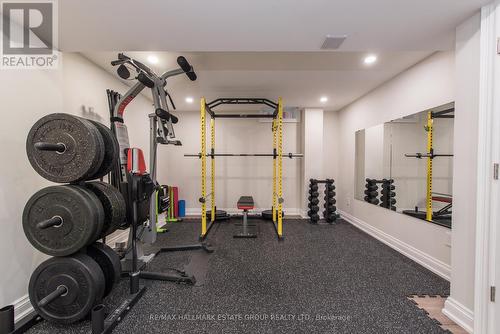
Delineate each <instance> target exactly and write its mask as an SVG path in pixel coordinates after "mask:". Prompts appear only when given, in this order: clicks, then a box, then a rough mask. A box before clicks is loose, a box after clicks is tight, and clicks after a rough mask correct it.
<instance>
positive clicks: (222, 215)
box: [207, 210, 231, 221]
mask: <svg viewBox="0 0 500 334" xmlns="http://www.w3.org/2000/svg"><path fill="white" fill-rule="evenodd" d="M230 218H231V217H230V216H229V215H228V214H227V212H226V211H224V210H215V220H216V221H219V220H228V219H230ZM207 219H208V220H212V210H207Z"/></svg>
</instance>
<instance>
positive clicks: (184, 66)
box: [177, 56, 197, 81]
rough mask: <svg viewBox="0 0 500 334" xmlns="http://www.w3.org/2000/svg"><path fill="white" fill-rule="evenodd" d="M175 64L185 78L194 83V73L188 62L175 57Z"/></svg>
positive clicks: (182, 58)
mask: <svg viewBox="0 0 500 334" xmlns="http://www.w3.org/2000/svg"><path fill="white" fill-rule="evenodd" d="M177 64H179V66H180V68H182V70H183V71H184V72H185V73H186V75H187V77H188V78H189V80H191V81H196V79H197V76H196V73H195V72H194V68H193V66H191V64H189V62H188V61H187V60H186V58H184V57H183V56H179V57H177Z"/></svg>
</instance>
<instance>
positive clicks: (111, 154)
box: [89, 120, 120, 180]
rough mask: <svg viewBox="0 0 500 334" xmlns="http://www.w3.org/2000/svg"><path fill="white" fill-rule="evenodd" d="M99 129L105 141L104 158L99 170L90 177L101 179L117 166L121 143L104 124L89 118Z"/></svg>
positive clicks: (91, 178)
mask: <svg viewBox="0 0 500 334" xmlns="http://www.w3.org/2000/svg"><path fill="white" fill-rule="evenodd" d="M89 121H90V122H91V123H92V124H93V125H94V126H95V127H96V129H97V130H98V131H99V133H100V135H101V137H102V139H103V142H104V159H103V161H102V164H101V166H100V168H99V169H98V170H97V172H96V173H95V174H94V175H92V176H91V177H90V178H89V179H90V180H93V179H100V178H102V177H104V176H105V175H107V174H108V173H109V172H111V170H112V169H113V167H115V166H116V164H117V161H118V158H119V155H120V145H119V144H118V140H117V139H116V137H115V135H114V133H113V132H112V131H111V130H110V129H109V128H108V127H106V126H105V125H104V124H102V123H99V122H96V121H92V120H89Z"/></svg>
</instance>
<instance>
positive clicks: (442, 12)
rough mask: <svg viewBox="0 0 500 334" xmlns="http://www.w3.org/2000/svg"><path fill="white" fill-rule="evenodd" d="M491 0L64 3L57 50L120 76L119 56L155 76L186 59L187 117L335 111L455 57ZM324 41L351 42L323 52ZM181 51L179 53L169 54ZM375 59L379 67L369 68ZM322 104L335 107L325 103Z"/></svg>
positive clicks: (181, 91)
mask: <svg viewBox="0 0 500 334" xmlns="http://www.w3.org/2000/svg"><path fill="white" fill-rule="evenodd" d="M488 2H489V0H439V1H436V0H419V1H401V0H308V1H304V0H272V1H269V0H265V1H264V0H253V1H234V0H212V1H196V0H184V1H170V0H162V1H158V0H143V1H140V2H138V1H133V0H106V1H102V0H85V1H81V0H78V1H77V0H64V1H60V2H59V40H60V42H59V48H60V49H61V50H62V51H77V52H82V53H83V54H84V55H85V56H86V57H87V58H89V59H90V60H91V61H93V62H94V63H96V64H97V65H99V66H101V67H102V68H104V69H105V70H106V71H109V72H110V73H112V74H113V75H114V76H116V74H115V73H114V69H113V68H112V67H111V66H110V64H109V63H110V61H111V60H113V59H115V57H116V51H115V50H127V51H129V52H127V53H129V54H130V55H131V56H133V57H137V58H138V59H140V60H143V61H146V59H147V56H148V55H149V54H151V53H146V52H130V51H132V50H135V51H143V50H148V51H154V54H155V55H156V56H157V57H158V58H159V63H158V64H157V65H156V66H153V67H155V68H156V70H157V71H158V72H162V71H164V70H166V69H172V68H174V67H177V65H176V63H175V59H176V57H177V56H178V55H179V54H183V55H184V56H186V58H188V60H189V61H190V62H191V63H192V64H193V65H194V67H195V69H196V72H197V74H198V78H199V79H198V80H197V81H196V82H194V83H193V82H191V81H189V80H188V79H187V78H186V77H185V76H182V77H176V78H171V79H170V81H169V88H170V90H171V92H172V95H173V96H174V98H175V101H176V102H177V105H178V107H179V108H180V109H183V110H186V109H193V110H194V109H197V107H198V104H197V103H193V104H188V103H186V102H185V101H184V100H185V97H187V96H192V97H193V98H194V99H195V101H196V100H197V99H198V98H199V97H201V96H205V97H207V99H209V100H210V99H213V98H216V97H238V96H240V97H264V98H269V99H273V100H275V99H276V98H277V97H278V96H282V97H283V98H284V100H285V103H286V105H288V106H297V107H321V108H324V109H326V110H338V109H341V108H342V107H344V106H346V105H348V104H349V103H351V102H353V101H354V100H356V99H358V98H359V97H361V96H363V95H364V94H366V93H368V92H369V91H371V90H372V89H374V88H376V87H377V86H379V85H380V84H382V83H383V82H385V81H387V80H389V79H390V78H392V77H394V76H395V75H397V74H398V73H400V72H401V71H403V70H405V69H407V68H409V67H411V66H412V65H414V64H416V63H417V62H419V61H421V60H422V59H424V58H425V57H427V56H429V55H431V54H432V53H434V52H436V51H443V50H453V49H454V43H455V28H456V27H457V26H458V25H459V24H460V23H461V22H463V21H464V20H465V19H467V18H468V17H470V16H471V15H473V14H474V13H475V12H477V11H478V10H479V9H480V7H481V6H482V5H484V4H486V3H488ZM326 35H346V36H347V39H346V40H345V42H344V43H343V44H342V45H341V46H340V48H339V49H338V50H337V51H320V47H321V45H322V43H323V41H324V38H325V36H326ZM172 51H175V52H172ZM369 53H376V54H377V55H378V61H377V63H375V64H373V65H372V66H365V65H364V64H363V59H364V57H365V56H366V55H367V54H369ZM321 96H327V97H328V101H327V102H326V103H321V102H320V101H319V99H320V97H321Z"/></svg>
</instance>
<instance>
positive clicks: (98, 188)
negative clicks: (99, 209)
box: [86, 181, 127, 237]
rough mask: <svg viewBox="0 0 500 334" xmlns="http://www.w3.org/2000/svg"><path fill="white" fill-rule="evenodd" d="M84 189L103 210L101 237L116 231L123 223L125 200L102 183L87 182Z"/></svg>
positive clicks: (111, 187)
mask: <svg viewBox="0 0 500 334" xmlns="http://www.w3.org/2000/svg"><path fill="white" fill-rule="evenodd" d="M86 187H87V188H88V189H89V190H90V191H92V192H93V193H94V194H95V195H96V196H97V197H98V198H99V200H100V201H101V203H102V206H103V208H104V227H103V230H102V233H101V237H104V236H107V235H109V234H111V233H113V232H114V231H116V230H117V229H118V228H119V227H120V226H121V225H122V224H123V222H124V221H125V218H126V210H127V208H126V204H125V199H124V198H123V196H122V194H121V193H120V191H119V190H118V189H116V188H115V187H113V186H112V185H110V184H108V183H104V182H99V181H95V182H88V183H87V184H86Z"/></svg>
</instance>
